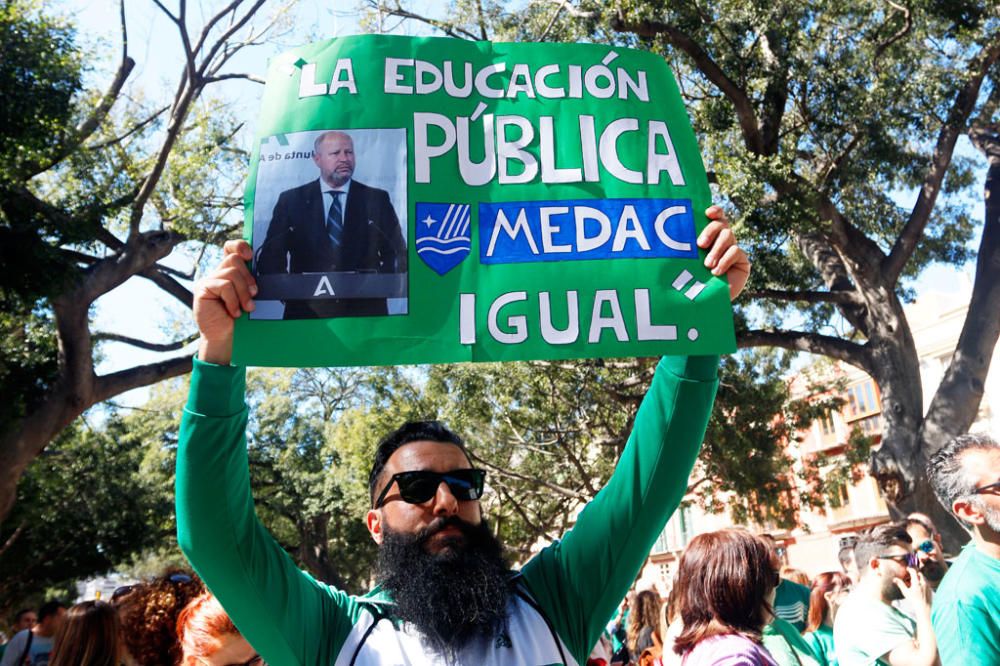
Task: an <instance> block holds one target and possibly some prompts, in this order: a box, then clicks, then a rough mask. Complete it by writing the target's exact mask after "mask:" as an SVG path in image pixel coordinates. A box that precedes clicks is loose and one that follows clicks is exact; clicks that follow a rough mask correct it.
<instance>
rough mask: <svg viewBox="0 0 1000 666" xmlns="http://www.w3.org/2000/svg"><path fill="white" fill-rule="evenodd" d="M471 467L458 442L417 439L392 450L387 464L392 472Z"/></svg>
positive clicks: (387, 469)
mask: <svg viewBox="0 0 1000 666" xmlns="http://www.w3.org/2000/svg"><path fill="white" fill-rule="evenodd" d="M469 467H472V465H471V464H470V463H469V458H468V457H467V456H466V455H465V451H463V450H462V449H461V448H459V446H458V445H457V444H453V443H451V442H435V441H432V440H417V441H413V442H407V443H406V444H403V445H402V446H400V447H399V448H398V449H396V450H395V451H393V452H392V455H391V456H389V460H387V461H386V465H385V468H386V471H388V472H390V473H391V474H395V473H397V472H411V471H415V470H432V471H435V472H447V471H450V470H453V469H464V468H469Z"/></svg>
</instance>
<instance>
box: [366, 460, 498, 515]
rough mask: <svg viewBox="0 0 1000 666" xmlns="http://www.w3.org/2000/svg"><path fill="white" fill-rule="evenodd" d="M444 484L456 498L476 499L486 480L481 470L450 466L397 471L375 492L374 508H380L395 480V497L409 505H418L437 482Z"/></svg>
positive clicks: (429, 496) (438, 484)
mask: <svg viewBox="0 0 1000 666" xmlns="http://www.w3.org/2000/svg"><path fill="white" fill-rule="evenodd" d="M442 481H443V482H444V483H447V484H448V490H450V491H451V494H452V495H454V496H455V499H457V500H463V501H464V500H476V499H479V498H480V497H482V496H483V484H484V483H485V482H486V470H484V469H454V470H452V471H450V472H443V473H441V472H431V471H429V470H416V471H413V472H398V473H396V474H393V475H392V478H391V479H389V483H387V484H385V488H383V489H382V492H381V493H379V496H378V499H376V500H375V503H374V505H373V506H374V507H375V508H376V509H378V508H381V507H382V504H383V503H384V502H385V496H386V495H387V494H389V489H390V488H392V484H393V483H395V484H396V485H397V486H398V487H399V496H400V497H401V498H403V501H404V502H407V503H409V504H422V503H424V502H426V501H427V500H429V499H430V498H432V497H434V493H436V492H437V489H438V487H439V486H440V485H441V482H442Z"/></svg>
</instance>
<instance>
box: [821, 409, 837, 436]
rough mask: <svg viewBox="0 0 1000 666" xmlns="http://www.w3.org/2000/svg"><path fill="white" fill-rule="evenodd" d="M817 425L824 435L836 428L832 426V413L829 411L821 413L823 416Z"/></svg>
mask: <svg viewBox="0 0 1000 666" xmlns="http://www.w3.org/2000/svg"><path fill="white" fill-rule="evenodd" d="M819 427H820V429H821V430H822V431H823V434H824V435H832V434H834V432H836V429H835V428H834V426H833V414H832V413H831V412H827V413H826V414H824V415H823V418H821V419H820V420H819Z"/></svg>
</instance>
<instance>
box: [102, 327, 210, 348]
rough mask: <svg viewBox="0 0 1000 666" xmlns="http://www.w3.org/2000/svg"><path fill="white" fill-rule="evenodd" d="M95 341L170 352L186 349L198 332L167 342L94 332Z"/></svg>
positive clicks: (195, 338) (196, 337)
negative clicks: (160, 342) (120, 343)
mask: <svg viewBox="0 0 1000 666" xmlns="http://www.w3.org/2000/svg"><path fill="white" fill-rule="evenodd" d="M92 337H93V340H94V342H122V343H125V344H127V345H132V346H133V347H138V348H140V349H148V350H149V351H155V352H168V351H177V350H178V349H184V347H186V346H188V345H189V344H191V343H192V342H194V341H195V340H197V339H198V334H197V333H194V334H192V335H189V336H188V337H186V338H184V339H183V340H175V341H174V342H167V343H162V344H159V343H155V342H147V341H145V340H139V339H137V338H130V337H128V336H126V335H119V334H117V333H105V332H102V333H94V335H93V336H92Z"/></svg>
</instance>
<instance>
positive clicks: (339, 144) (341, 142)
mask: <svg viewBox="0 0 1000 666" xmlns="http://www.w3.org/2000/svg"><path fill="white" fill-rule="evenodd" d="M319 145H320V147H321V148H322V149H323V150H340V149H342V148H345V147H346V148H354V140H353V139H351V137H349V136H347V135H346V134H333V135H330V136H328V137H326V138H324V139H323V140H322V141H320V142H319Z"/></svg>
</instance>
